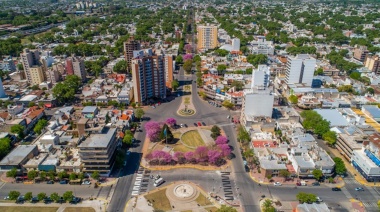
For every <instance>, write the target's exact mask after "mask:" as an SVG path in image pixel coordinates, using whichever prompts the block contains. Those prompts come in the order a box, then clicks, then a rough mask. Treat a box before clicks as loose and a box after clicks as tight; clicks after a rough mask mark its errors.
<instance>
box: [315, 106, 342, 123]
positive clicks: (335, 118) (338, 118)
mask: <svg viewBox="0 0 380 212" xmlns="http://www.w3.org/2000/svg"><path fill="white" fill-rule="evenodd" d="M314 111H315V112H317V113H318V114H319V115H321V116H322V118H323V119H325V120H327V121H329V122H330V126H331V127H337V126H348V125H349V124H348V121H347V120H346V119H345V118H344V117H343V115H342V114H341V113H339V111H338V110H336V109H314Z"/></svg>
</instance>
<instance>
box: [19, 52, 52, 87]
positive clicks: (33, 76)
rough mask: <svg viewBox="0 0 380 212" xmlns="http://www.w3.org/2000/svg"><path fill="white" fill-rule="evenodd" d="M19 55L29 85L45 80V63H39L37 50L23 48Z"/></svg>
mask: <svg viewBox="0 0 380 212" xmlns="http://www.w3.org/2000/svg"><path fill="white" fill-rule="evenodd" d="M20 57H21V62H22V65H23V67H24V73H25V77H26V79H27V80H28V83H29V84H30V85H38V84H40V83H42V82H43V81H44V80H45V78H44V75H45V73H44V71H46V64H45V63H44V62H42V63H41V61H40V53H39V52H38V50H36V49H34V50H29V49H24V51H23V52H22V53H21V54H20Z"/></svg>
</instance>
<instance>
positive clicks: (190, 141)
mask: <svg viewBox="0 0 380 212" xmlns="http://www.w3.org/2000/svg"><path fill="white" fill-rule="evenodd" d="M181 140H182V142H183V143H184V144H186V145H188V146H190V147H194V148H197V147H199V146H204V145H205V142H204V141H203V139H202V137H201V135H200V134H199V132H198V131H197V130H191V131H188V132H185V133H184V134H183V135H182V138H181Z"/></svg>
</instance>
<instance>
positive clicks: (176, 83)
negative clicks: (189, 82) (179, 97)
mask: <svg viewBox="0 0 380 212" xmlns="http://www.w3.org/2000/svg"><path fill="white" fill-rule="evenodd" d="M178 87H179V82H178V80H177V79H175V80H173V81H172V89H173V91H176V90H177V89H178Z"/></svg>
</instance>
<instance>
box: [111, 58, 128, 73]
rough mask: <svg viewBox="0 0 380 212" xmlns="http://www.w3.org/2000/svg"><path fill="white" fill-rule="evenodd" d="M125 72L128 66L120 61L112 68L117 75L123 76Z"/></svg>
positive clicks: (123, 61)
mask: <svg viewBox="0 0 380 212" xmlns="http://www.w3.org/2000/svg"><path fill="white" fill-rule="evenodd" d="M127 70H128V65H127V62H126V61H125V60H121V61H119V62H117V63H116V64H115V66H114V67H113V71H114V72H116V73H119V74H122V73H124V74H125V73H127Z"/></svg>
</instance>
